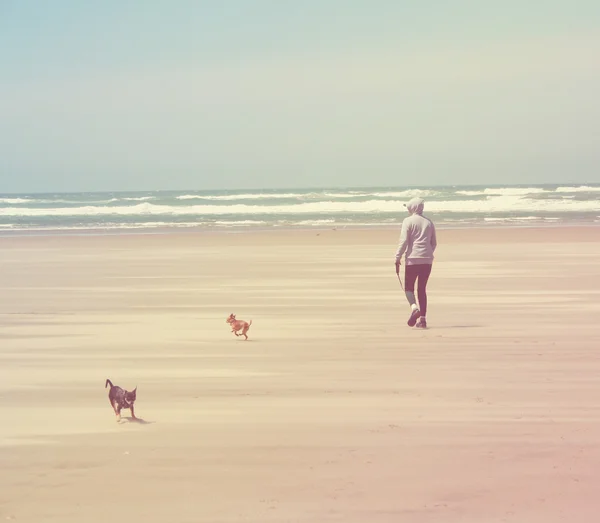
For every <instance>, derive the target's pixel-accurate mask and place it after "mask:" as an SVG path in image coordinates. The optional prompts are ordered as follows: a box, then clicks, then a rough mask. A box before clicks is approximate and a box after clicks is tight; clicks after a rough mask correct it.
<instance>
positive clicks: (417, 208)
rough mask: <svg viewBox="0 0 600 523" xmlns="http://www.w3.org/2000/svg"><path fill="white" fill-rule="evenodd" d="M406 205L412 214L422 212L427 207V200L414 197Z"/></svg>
mask: <svg viewBox="0 0 600 523" xmlns="http://www.w3.org/2000/svg"><path fill="white" fill-rule="evenodd" d="M404 206H405V207H406V208H407V209H408V212H409V213H411V214H421V213H422V212H423V209H424V208H425V200H423V198H413V199H412V200H411V201H410V202H408V203H405V204H404Z"/></svg>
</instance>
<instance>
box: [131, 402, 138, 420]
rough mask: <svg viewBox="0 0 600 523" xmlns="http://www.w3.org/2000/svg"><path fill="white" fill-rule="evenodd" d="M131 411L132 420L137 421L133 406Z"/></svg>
mask: <svg viewBox="0 0 600 523" xmlns="http://www.w3.org/2000/svg"><path fill="white" fill-rule="evenodd" d="M130 410H131V418H132V419H137V418H136V417H135V412H133V405H132V406H131V408H130Z"/></svg>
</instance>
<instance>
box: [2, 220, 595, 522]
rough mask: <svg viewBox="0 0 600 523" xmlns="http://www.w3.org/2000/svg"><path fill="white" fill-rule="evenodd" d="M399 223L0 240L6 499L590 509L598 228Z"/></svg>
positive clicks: (43, 511)
mask: <svg viewBox="0 0 600 523" xmlns="http://www.w3.org/2000/svg"><path fill="white" fill-rule="evenodd" d="M397 240H398V231H396V230H362V231H361V230H353V231H351V230H321V231H312V230H310V231H277V232H254V233H247V234H227V233H213V234H211V233H195V232H191V231H189V232H185V233H173V234H165V235H141V234H134V235H127V234H123V235H113V236H92V235H82V236H70V237H69V236H38V237H27V236H13V237H5V238H0V267H1V271H0V290H1V293H2V300H0V362H1V364H0V417H1V419H2V422H1V424H0V465H1V474H0V521H11V520H14V521H16V522H19V523H42V522H44V523H46V522H48V523H50V522H56V523H71V522H73V523H75V522H77V523H82V522H86V523H94V522H103V523H104V522H107V521H129V522H138V521H139V522H144V523H153V522H161V523H164V522H170V521H172V522H178V523H179V522H181V523H183V522H186V523H187V522H190V523H197V522H210V523H221V522H223V523H225V522H227V523H232V522H252V523H266V522H277V523H283V522H289V523H296V522H297V523H304V522H314V523H325V522H329V521H336V522H343V523H355V522H356V523H358V522H361V523H363V522H364V523H367V522H368V523H380V522H386V523H387V522H390V523H392V522H393V523H403V522H407V523H422V522H427V523H430V522H431V523H455V522H461V523H491V522H494V523H496V522H522V523H538V522H539V523H554V522H559V521H565V522H566V521H573V522H592V521H596V520H597V518H598V513H600V500H599V499H598V495H597V492H598V490H599V489H600V471H599V470H598V466H597V464H598V463H599V462H600V407H599V398H600V381H599V376H600V358H599V357H598V354H597V351H598V349H599V347H600V344H599V341H600V329H599V328H598V318H600V268H599V267H600V264H599V260H600V228H599V227H563V228H559V227H557V228H545V229H525V228H523V229H509V228H505V229H495V230H492V229H477V230H440V231H439V232H438V241H439V248H438V251H437V253H436V256H437V258H436V262H435V265H434V268H433V272H432V275H431V280H430V285H429V312H428V314H427V316H428V323H429V325H430V328H429V329H428V330H425V331H423V330H415V329H411V328H409V327H407V326H406V319H407V316H408V313H409V308H408V304H407V302H406V300H405V298H404V295H403V293H402V292H401V289H400V286H399V284H398V281H397V280H396V277H395V274H394V267H393V256H394V252H395V249H396V243H397ZM232 312H233V313H235V314H237V316H238V318H241V319H246V320H250V319H252V321H253V323H252V327H251V328H250V331H249V337H250V339H249V340H248V341H244V340H243V339H241V338H236V337H235V336H234V335H233V334H232V333H231V332H230V329H229V327H228V325H226V323H225V318H226V317H227V316H228V315H229V314H230V313H232ZM107 378H110V379H111V380H112V381H113V383H115V384H116V385H120V386H122V387H124V388H126V389H128V390H131V389H133V388H134V387H135V386H138V391H137V397H138V399H137V402H136V414H137V415H138V416H139V417H141V418H142V419H143V422H139V423H135V422H132V421H130V420H129V419H128V418H127V416H129V412H128V411H124V413H123V414H124V418H123V420H122V421H121V423H117V422H116V421H115V415H114V413H113V411H112V409H111V407H110V405H109V402H108V399H107V392H108V391H107V390H106V389H105V388H104V384H105V380H106V379H107Z"/></svg>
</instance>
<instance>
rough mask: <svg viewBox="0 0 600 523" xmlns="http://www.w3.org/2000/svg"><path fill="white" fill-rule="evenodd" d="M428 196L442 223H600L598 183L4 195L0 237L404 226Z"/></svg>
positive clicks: (430, 211) (433, 216) (432, 215)
mask: <svg viewBox="0 0 600 523" xmlns="http://www.w3.org/2000/svg"><path fill="white" fill-rule="evenodd" d="M413 196H421V197H422V198H424V199H425V202H426V203H425V213H424V214H426V215H427V216H429V217H430V218H431V219H433V220H434V222H435V223H436V225H437V226H438V227H442V228H443V227H446V228H448V227H475V226H477V227H490V226H531V225H535V226H539V225H568V224H588V225H593V224H596V225H598V224H600V184H587V185H538V186H503V187H491V186H448V187H411V188H409V187H371V188H364V187H362V188H344V189H342V188H330V189H298V190H275V189H263V190H252V191H250V190H238V191H230V190H227V191H226V190H223V191H150V192H144V191H142V192H105V193H52V194H0V234H3V235H7V234H18V233H27V232H29V233H30V232H32V231H38V232H40V231H42V232H47V233H50V232H54V233H56V232H64V233H68V232H74V231H79V232H81V231H90V232H91V231H96V232H105V233H108V232H118V231H127V230H131V229H138V230H140V231H168V230H173V229H182V228H203V229H211V230H232V231H240V230H249V229H257V228H258V229H273V228H349V227H361V228H365V227H398V226H399V224H400V223H401V221H402V219H403V218H404V217H405V216H406V211H405V209H404V207H403V205H402V204H403V203H405V202H407V201H408V200H409V199H410V198H412V197H413Z"/></svg>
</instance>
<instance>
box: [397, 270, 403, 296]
mask: <svg viewBox="0 0 600 523" xmlns="http://www.w3.org/2000/svg"><path fill="white" fill-rule="evenodd" d="M396 276H398V281H399V282H400V287H401V288H402V290H403V291H404V285H402V280H401V279H400V265H399V264H398V265H396Z"/></svg>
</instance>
